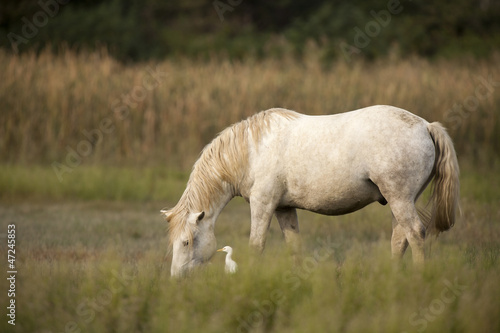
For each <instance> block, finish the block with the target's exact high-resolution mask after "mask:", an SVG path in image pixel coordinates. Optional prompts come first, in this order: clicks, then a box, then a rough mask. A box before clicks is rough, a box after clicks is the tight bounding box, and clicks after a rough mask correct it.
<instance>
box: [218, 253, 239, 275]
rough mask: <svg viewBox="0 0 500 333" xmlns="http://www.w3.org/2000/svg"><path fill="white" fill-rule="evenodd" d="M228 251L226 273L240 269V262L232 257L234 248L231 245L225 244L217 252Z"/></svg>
mask: <svg viewBox="0 0 500 333" xmlns="http://www.w3.org/2000/svg"><path fill="white" fill-rule="evenodd" d="M221 251H222V252H226V253H227V254H226V269H225V270H226V273H230V274H233V273H236V270H237V269H238V264H236V261H234V260H233V258H231V256H232V255H233V248H232V247H231V246H224V247H223V248H222V249H218V250H217V252H221Z"/></svg>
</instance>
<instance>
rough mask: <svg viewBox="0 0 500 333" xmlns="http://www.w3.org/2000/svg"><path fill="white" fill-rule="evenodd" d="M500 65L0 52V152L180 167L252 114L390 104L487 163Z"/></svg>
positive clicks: (495, 131) (496, 151)
mask: <svg viewBox="0 0 500 333" xmlns="http://www.w3.org/2000/svg"><path fill="white" fill-rule="evenodd" d="M499 60H500V57H499V56H498V55H497V56H494V57H493V58H492V59H489V60H470V59H469V60H461V61H458V60H455V61H444V60H441V61H434V62H429V61H427V60H424V59H419V58H413V59H407V60H391V59H385V60H380V61H377V62H374V63H363V62H355V63H351V64H347V63H345V62H344V61H343V60H338V61H337V62H334V63H331V64H329V65H328V66H325V65H324V64H323V65H322V64H321V61H319V59H318V58H317V57H316V56H315V55H314V52H313V51H312V52H310V54H309V55H307V56H306V57H305V59H304V60H301V61H299V60H296V59H293V58H292V57H289V58H287V57H285V58H284V59H281V60H276V59H269V60H261V61H256V60H252V59H248V60H244V61H231V60H228V59H219V58H212V59H210V60H206V61H194V60H165V61H162V62H160V63H140V64H132V65H123V64H121V63H119V62H117V61H115V60H114V59H113V58H111V57H109V56H108V55H107V53H106V52H105V51H101V52H99V53H91V54H84V53H81V54H76V53H73V52H71V51H64V52H61V54H60V55H58V56H56V55H54V54H52V53H50V52H42V53H41V54H39V55H35V54H24V55H21V56H14V55H10V54H7V53H5V52H2V51H0V72H1V73H2V74H3V75H2V77H3V78H2V80H0V101H1V106H2V110H1V112H0V158H1V160H2V161H4V162H5V161H7V162H10V163H31V162H35V163H52V162H54V161H56V162H60V163H61V164H68V163H70V164H71V162H73V164H79V163H82V162H83V161H85V162H86V163H112V164H116V163H144V162H145V163H155V164H156V163H168V164H172V165H178V166H180V167H182V168H185V167H187V166H188V165H190V164H191V163H192V162H193V160H194V159H195V158H196V156H197V154H198V153H199V151H200V150H201V148H202V147H203V145H205V144H207V143H208V142H209V141H210V140H211V139H212V138H213V136H214V135H215V134H216V133H217V132H219V131H221V130H222V129H223V128H225V127H226V126H228V125H229V124H231V123H234V122H236V121H239V120H240V119H242V118H245V117H247V116H249V115H251V114H253V113H255V112H258V111H260V110H264V109H268V108H271V107H285V108H290V109H293V110H296V111H299V112H303V113H307V114H329V113H337V112H343V111H347V110H352V109H356V108H360V107H364V106H369V105H373V104H391V105H395V106H399V107H402V108H405V109H408V110H410V111H412V112H414V113H416V114H418V115H420V116H422V117H424V118H426V119H428V120H429V121H440V122H442V123H443V124H444V125H445V126H446V127H448V128H449V129H450V133H451V136H452V138H453V140H454V142H455V144H456V148H457V151H458V152H459V155H461V156H464V155H470V156H472V157H473V158H480V159H481V160H484V157H485V156H486V157H487V158H486V160H487V161H493V160H495V159H496V157H497V156H498V155H500V146H499V143H500V134H499V133H500V125H499V123H498V121H497V119H498V115H499V113H500V111H499V110H500V93H499V90H500V85H499V83H497V82H498V81H500V68H499V67H498V62H499ZM75 154H77V155H76V156H75Z"/></svg>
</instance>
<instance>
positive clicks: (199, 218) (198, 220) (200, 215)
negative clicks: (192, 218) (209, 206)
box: [196, 212, 205, 223]
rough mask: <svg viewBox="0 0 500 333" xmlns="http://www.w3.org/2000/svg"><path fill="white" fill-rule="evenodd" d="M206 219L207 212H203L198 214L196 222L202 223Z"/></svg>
mask: <svg viewBox="0 0 500 333" xmlns="http://www.w3.org/2000/svg"><path fill="white" fill-rule="evenodd" d="M204 217H205V212H201V213H199V214H198V217H197V218H196V222H197V223H198V222H200V221H201V220H203V218H204Z"/></svg>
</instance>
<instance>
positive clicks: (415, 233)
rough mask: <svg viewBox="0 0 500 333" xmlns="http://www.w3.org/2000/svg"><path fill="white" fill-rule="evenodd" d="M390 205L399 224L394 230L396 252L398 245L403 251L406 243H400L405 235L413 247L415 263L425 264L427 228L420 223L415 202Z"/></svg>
mask: <svg viewBox="0 0 500 333" xmlns="http://www.w3.org/2000/svg"><path fill="white" fill-rule="evenodd" d="M390 205H391V210H392V213H393V215H394V217H395V218H396V222H397V226H396V227H395V228H394V230H393V246H396V250H398V245H399V246H401V249H402V247H403V246H404V241H403V242H402V243H398V241H400V240H401V239H403V236H402V235H403V234H404V235H405V236H406V239H407V240H408V243H409V244H410V247H411V253H412V257H413V262H414V263H415V264H422V263H423V262H424V240H425V227H424V225H423V223H422V221H420V217H419V216H418V213H417V209H416V208H415V204H414V203H413V202H404V201H396V202H392V203H391V202H390ZM394 233H396V236H394ZM393 249H394V247H393ZM401 249H400V250H399V251H400V252H401ZM393 251H394V250H393ZM403 252H404V251H403ZM393 254H394V252H393Z"/></svg>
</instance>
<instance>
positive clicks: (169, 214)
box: [160, 209, 172, 222]
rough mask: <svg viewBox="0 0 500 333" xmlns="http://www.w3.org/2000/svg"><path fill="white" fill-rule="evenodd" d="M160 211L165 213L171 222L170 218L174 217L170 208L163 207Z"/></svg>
mask: <svg viewBox="0 0 500 333" xmlns="http://www.w3.org/2000/svg"><path fill="white" fill-rule="evenodd" d="M160 213H162V214H163V215H165V219H166V220H167V222H170V218H171V217H172V212H171V211H170V210H168V209H162V210H160Z"/></svg>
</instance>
